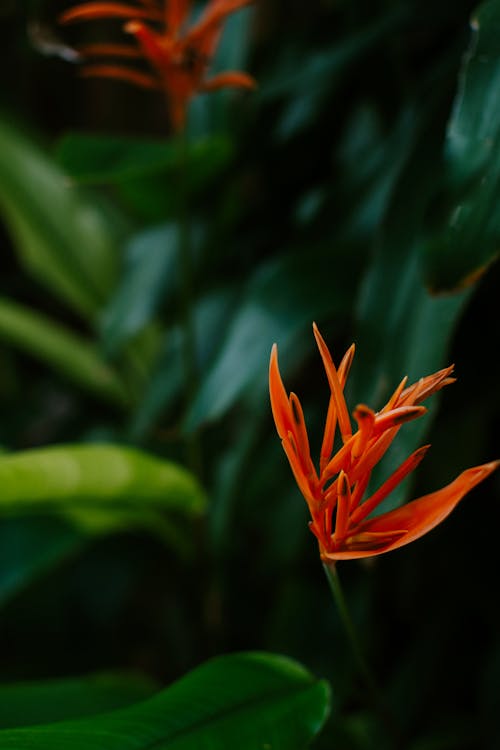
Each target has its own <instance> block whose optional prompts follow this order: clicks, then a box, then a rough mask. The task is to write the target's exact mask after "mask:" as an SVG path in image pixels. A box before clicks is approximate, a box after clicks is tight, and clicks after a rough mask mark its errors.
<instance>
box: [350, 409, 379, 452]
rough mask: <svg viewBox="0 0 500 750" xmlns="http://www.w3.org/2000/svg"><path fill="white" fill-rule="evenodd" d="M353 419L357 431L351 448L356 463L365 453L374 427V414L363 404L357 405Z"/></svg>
mask: <svg viewBox="0 0 500 750" xmlns="http://www.w3.org/2000/svg"><path fill="white" fill-rule="evenodd" d="M353 416H354V419H355V420H356V422H357V423H358V428H359V429H358V431H357V433H356V434H355V435H354V437H355V438H356V439H355V441H354V445H353V447H352V458H353V460H354V461H356V460H357V459H358V458H360V456H362V455H363V453H364V452H365V449H366V446H367V443H368V440H369V439H370V438H371V436H372V433H373V427H374V425H375V412H374V411H373V410H372V409H370V407H369V406H365V404H358V405H357V406H356V408H355V409H354V412H353Z"/></svg>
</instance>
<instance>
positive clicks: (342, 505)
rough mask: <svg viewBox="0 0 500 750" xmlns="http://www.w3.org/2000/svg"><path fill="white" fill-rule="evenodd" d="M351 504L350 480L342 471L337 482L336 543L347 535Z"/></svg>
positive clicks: (334, 539)
mask: <svg viewBox="0 0 500 750" xmlns="http://www.w3.org/2000/svg"><path fill="white" fill-rule="evenodd" d="M350 504H351V488H350V487H349V479H348V477H347V474H345V473H344V472H343V471H341V472H340V474H339V478H338V480H337V518H336V519H335V533H334V538H333V541H334V543H337V542H338V541H340V540H341V539H343V537H344V536H345V534H346V531H347V527H348V522H349V506H350Z"/></svg>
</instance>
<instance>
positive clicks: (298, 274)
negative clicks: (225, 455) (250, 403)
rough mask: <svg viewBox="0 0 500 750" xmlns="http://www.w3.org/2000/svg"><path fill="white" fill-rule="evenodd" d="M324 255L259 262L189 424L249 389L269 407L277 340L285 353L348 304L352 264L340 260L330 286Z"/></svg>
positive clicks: (296, 255) (214, 413)
mask: <svg viewBox="0 0 500 750" xmlns="http://www.w3.org/2000/svg"><path fill="white" fill-rule="evenodd" d="M323 257H324V256H323V254H322V253H320V252H316V251H310V252H309V253H308V254H307V256H306V255H305V254H301V253H290V254H289V255H286V256H283V257H281V258H279V259H278V260H276V261H273V262H269V263H267V264H265V265H263V266H261V267H260V268H259V269H258V271H257V273H256V274H255V275H254V277H253V278H252V279H251V280H250V283H249V284H248V287H247V289H246V293H245V294H244V295H242V300H241V303H240V307H239V309H237V310H236V311H234V312H233V315H232V319H231V322H230V326H229V329H228V331H227V335H226V337H225V339H224V340H223V343H222V346H221V348H220V351H219V352H218V353H217V356H216V357H215V358H214V360H213V362H212V363H211V364H210V366H209V367H208V371H207V372H206V374H205V376H204V378H203V381H202V384H201V386H200V388H199V390H198V393H197V394H196V397H195V399H194V402H193V403H192V404H191V407H190V409H189V411H188V414H187V417H186V422H185V428H186V429H187V430H193V429H196V428H197V427H198V426H199V425H200V423H202V422H203V421H204V420H212V419H215V418H218V417H220V416H222V415H223V414H224V413H225V412H226V411H227V410H228V409H229V408H230V407H231V406H232V405H233V404H234V403H235V401H236V400H237V399H238V398H239V397H240V396H241V395H242V394H243V393H244V392H245V391H248V390H249V389H250V390H252V391H253V392H254V393H257V394H258V396H259V399H260V400H261V403H263V404H264V403H265V404H266V405H267V399H265V398H264V394H265V391H266V388H267V363H268V361H269V353H270V351H271V347H272V345H273V343H274V342H275V341H279V342H280V347H281V350H282V351H285V352H286V350H287V348H291V346H292V344H295V343H296V337H297V334H298V333H301V332H302V331H303V329H304V327H306V326H307V327H309V325H310V324H311V321H312V320H314V319H317V318H321V317H322V316H323V315H325V314H326V312H327V311H328V312H332V313H336V314H338V315H339V317H340V316H341V315H342V314H344V312H345V310H346V308H347V306H348V305H349V303H350V299H351V297H350V294H351V292H352V288H353V286H352V285H353V284H354V283H355V282H354V280H353V276H352V275H350V273H349V269H350V262H349V259H346V262H345V264H340V263H339V264H338V269H337V271H336V273H335V275H334V276H332V279H331V282H330V283H329V284H328V285H326V284H324V283H322V282H323V280H324V267H323V264H322V263H320V262H319V260H320V258H323Z"/></svg>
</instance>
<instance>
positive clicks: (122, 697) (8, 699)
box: [0, 672, 155, 729]
mask: <svg viewBox="0 0 500 750" xmlns="http://www.w3.org/2000/svg"><path fill="white" fill-rule="evenodd" d="M154 692H155V685H154V683H153V682H152V681H151V680H149V679H147V678H146V677H143V676H141V675H134V674H127V673H113V672H109V673H103V674H93V675H89V676H87V677H77V678H69V679H54V680H44V681H40V682H19V683H13V684H11V685H1V684H0V727H1V728H2V729H8V728H10V727H27V726H31V725H33V724H42V723H48V722H55V721H63V720H65V719H76V718H79V717H82V716H92V715H94V714H97V713H104V712H105V711H113V710H115V709H118V708H124V707H125V706H129V705H131V704H133V703H137V702H138V701H141V700H144V699H146V698H149V697H150V696H151V695H152V694H153V693H154Z"/></svg>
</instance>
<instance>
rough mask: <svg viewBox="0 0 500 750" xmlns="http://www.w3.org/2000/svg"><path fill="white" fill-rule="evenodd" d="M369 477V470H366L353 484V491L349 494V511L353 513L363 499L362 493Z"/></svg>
mask: <svg viewBox="0 0 500 750" xmlns="http://www.w3.org/2000/svg"><path fill="white" fill-rule="evenodd" d="M370 477H371V472H368V473H366V474H364V475H363V476H362V477H361V479H358V481H357V482H356V484H355V485H354V492H353V493H352V495H351V506H350V508H349V513H353V512H354V511H355V510H356V508H357V507H358V505H359V504H360V502H361V500H362V499H363V495H364V494H365V490H366V488H367V487H368V482H369V481H370Z"/></svg>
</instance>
